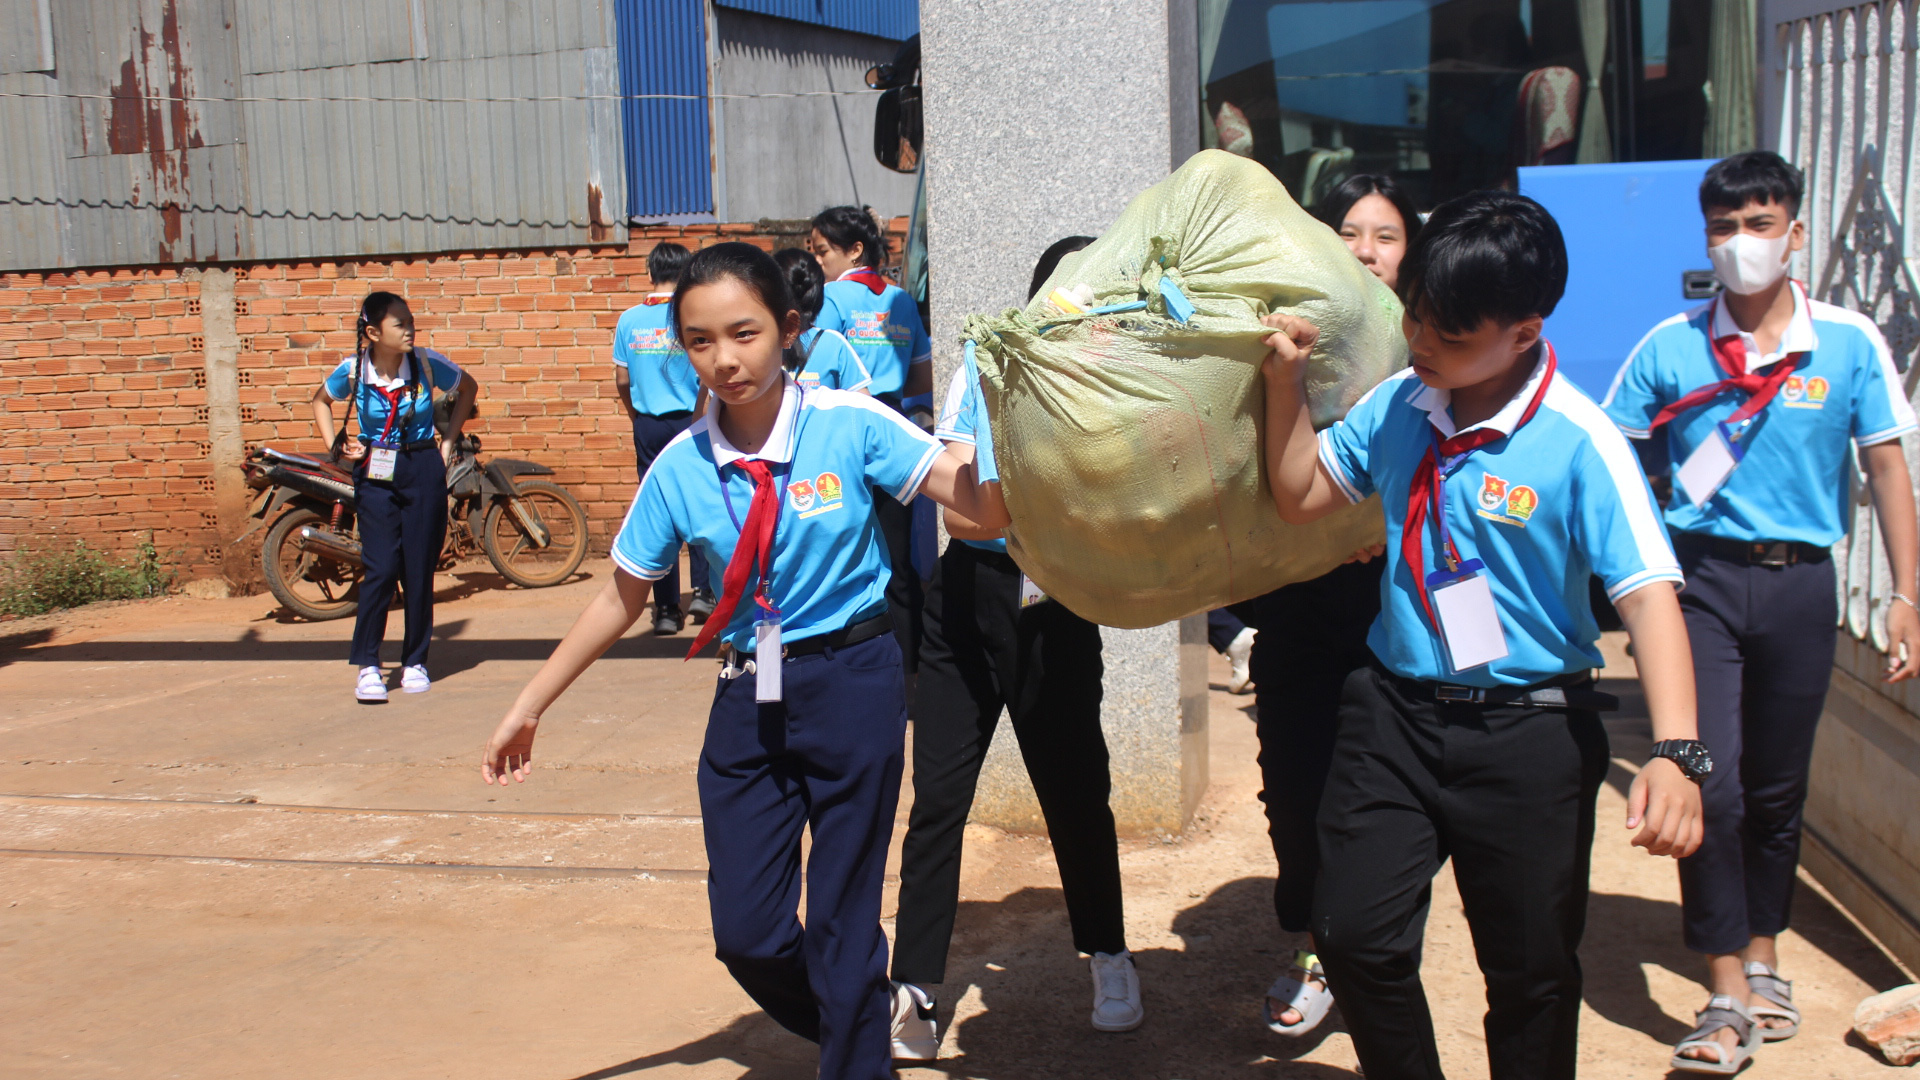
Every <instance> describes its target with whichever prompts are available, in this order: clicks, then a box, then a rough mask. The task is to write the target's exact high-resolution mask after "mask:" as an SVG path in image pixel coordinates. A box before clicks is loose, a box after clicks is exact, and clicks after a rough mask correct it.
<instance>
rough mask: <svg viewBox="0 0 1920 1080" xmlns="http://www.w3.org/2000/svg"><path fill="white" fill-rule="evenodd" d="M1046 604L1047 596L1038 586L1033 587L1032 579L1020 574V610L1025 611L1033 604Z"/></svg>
mask: <svg viewBox="0 0 1920 1080" xmlns="http://www.w3.org/2000/svg"><path fill="white" fill-rule="evenodd" d="M1046 602H1047V594H1046V593H1043V592H1041V591H1040V586H1038V585H1035V584H1034V583H1033V579H1032V578H1030V577H1028V576H1027V575H1025V574H1021V575H1020V610H1022V611H1025V610H1026V609H1028V608H1030V607H1032V606H1033V605H1035V604H1044V603H1046Z"/></svg>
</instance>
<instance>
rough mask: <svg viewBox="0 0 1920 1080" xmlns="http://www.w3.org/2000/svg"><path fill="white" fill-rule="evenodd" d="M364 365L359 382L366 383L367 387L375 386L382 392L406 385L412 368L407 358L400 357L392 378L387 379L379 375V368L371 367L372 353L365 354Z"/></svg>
mask: <svg viewBox="0 0 1920 1080" xmlns="http://www.w3.org/2000/svg"><path fill="white" fill-rule="evenodd" d="M366 365H367V366H366V367H364V368H362V369H361V373H360V381H361V382H363V383H366V384H367V385H368V386H377V387H379V388H380V389H382V390H394V389H398V388H399V387H402V386H405V385H407V379H408V377H409V374H410V372H409V369H410V368H411V367H412V365H411V364H410V363H409V362H408V360H407V358H406V357H405V356H402V357H401V358H400V366H399V367H398V368H396V369H395V370H394V377H393V378H391V379H389V378H387V377H386V376H385V375H382V374H380V369H379V368H376V367H374V366H373V354H372V353H368V354H367V359H366Z"/></svg>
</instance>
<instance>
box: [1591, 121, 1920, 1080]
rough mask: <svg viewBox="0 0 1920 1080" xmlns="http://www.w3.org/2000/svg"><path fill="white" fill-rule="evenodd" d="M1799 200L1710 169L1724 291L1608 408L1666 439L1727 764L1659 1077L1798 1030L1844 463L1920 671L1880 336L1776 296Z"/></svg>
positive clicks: (1683, 877) (1911, 665)
mask: <svg viewBox="0 0 1920 1080" xmlns="http://www.w3.org/2000/svg"><path fill="white" fill-rule="evenodd" d="M1800 194H1801V178H1800V171H1799V170H1798V169H1796V168H1794V167H1793V166H1792V165H1790V164H1788V163H1787V162H1786V161H1785V160H1783V159H1782V158H1781V157H1780V156H1779V155H1778V154H1775V153H1772V152H1769V151H1764V150H1760V151H1753V152H1750V153H1745V154H1735V155H1734V156H1732V157H1729V158H1726V159H1725V160H1723V161H1720V162H1718V163H1716V164H1715V165H1714V166H1713V167H1712V168H1710V169H1708V170H1707V174H1706V177H1705V179H1703V180H1702V181H1701V184H1700V210H1701V212H1702V213H1703V214H1704V215H1705V217H1706V226H1707V245H1708V247H1707V255H1708V257H1709V258H1711V259H1712V261H1713V268H1714V273H1715V276H1717V277H1718V278H1719V279H1720V282H1721V284H1722V285H1724V286H1725V291H1724V292H1722V293H1721V294H1720V296H1719V297H1717V298H1716V299H1714V300H1712V301H1710V302H1708V303H1706V304H1702V305H1700V306H1699V307H1696V308H1694V309H1692V310H1691V311H1687V312H1684V313H1682V314H1679V315H1675V316H1673V317H1672V318H1670V319H1667V320H1666V321H1665V322H1662V323H1661V324H1660V325H1658V326H1656V327H1654V328H1653V330H1652V331H1650V332H1649V333H1648V334H1647V336H1646V337H1645V338H1644V339H1642V340H1641V342H1640V344H1639V345H1638V346H1637V347H1635V349H1634V351H1633V355H1632V356H1630V357H1629V358H1628V359H1627V362H1626V363H1625V364H1624V365H1623V366H1622V367H1621V369H1620V374H1619V376H1618V377H1617V378H1616V379H1615V380H1614V385H1613V389H1612V392H1611V393H1609V394H1608V396H1607V400H1606V405H1605V407H1606V410H1607V414H1608V415H1609V416H1610V417H1612V419H1613V420H1614V422H1616V423H1617V424H1619V425H1620V427H1621V429H1622V430H1624V431H1625V432H1626V434H1627V435H1628V436H1629V437H1630V438H1635V439H1649V438H1652V437H1653V435H1654V433H1655V432H1656V431H1658V430H1659V429H1661V428H1665V432H1664V435H1665V438H1666V440H1667V449H1668V450H1669V451H1670V456H1671V460H1672V461H1673V462H1674V464H1675V468H1674V479H1675V483H1674V490H1673V494H1672V497H1671V498H1670V499H1669V501H1668V503H1667V507H1666V524H1667V527H1668V528H1669V529H1670V530H1672V532H1673V541H1674V547H1675V549H1676V550H1677V551H1678V552H1679V556H1680V562H1681V566H1682V567H1683V568H1684V569H1685V570H1686V575H1687V581H1688V588H1687V591H1686V592H1685V593H1684V594H1683V595H1682V596H1681V599H1680V605H1681V609H1682V611H1683V613H1684V615H1685V617H1686V621H1687V634H1688V637H1689V639H1690V640H1691V641H1692V662H1693V673H1694V681H1695V683H1696V685H1697V686H1698V688H1699V716H1700V737H1701V739H1702V740H1703V741H1704V742H1705V743H1706V745H1707V749H1708V750H1709V751H1710V752H1711V753H1712V755H1713V757H1714V760H1715V761H1717V762H1719V763H1720V766H1719V768H1716V769H1715V770H1714V772H1713V775H1712V776H1711V777H1709V778H1708V780H1707V782H1706V783H1705V785H1704V786H1703V789H1702V792H1701V794H1702V797H1703V798H1704V800H1705V804H1706V815H1707V817H1706V821H1707V827H1706V836H1705V839H1704V841H1703V842H1702V844H1701V846H1700V851H1699V852H1698V853H1697V854H1695V855H1694V856H1692V857H1691V858H1688V859H1685V860H1682V861H1681V863H1680V892H1681V897H1682V901H1683V907H1684V910H1685V917H1686V941H1687V946H1688V947H1689V948H1691V949H1694V950H1695V951H1698V952H1702V953H1706V954H1707V956H1708V961H1707V964H1708V972H1709V979H1708V981H1709V984H1710V993H1711V994H1712V995H1713V996H1712V998H1711V1000H1710V1001H1709V1002H1708V1005H1707V1008H1705V1009H1703V1010H1701V1013H1700V1018H1699V1026H1698V1027H1697V1028H1696V1029H1695V1030H1694V1031H1693V1032H1692V1033H1690V1034H1689V1035H1688V1036H1687V1037H1686V1038H1685V1039H1683V1040H1681V1042H1680V1044H1679V1045H1678V1046H1677V1047H1675V1049H1674V1054H1675V1056H1674V1059H1673V1067H1674V1068H1677V1069H1681V1070H1683V1071H1688V1072H1707V1073H1722V1074H1731V1073H1733V1072H1737V1071H1738V1070H1739V1068H1740V1067H1741V1066H1742V1065H1744V1064H1745V1063H1746V1060H1747V1058H1748V1057H1750V1056H1751V1055H1752V1053H1753V1050H1754V1048H1755V1047H1756V1046H1757V1045H1758V1044H1759V1043H1760V1042H1762V1041H1769V1042H1771V1041H1775V1040H1779V1039H1785V1038H1789V1037H1791V1036H1792V1035H1793V1034H1794V1032H1795V1031H1797V1030H1798V1028H1799V1023H1800V1014H1799V1011H1798V1010H1797V1009H1796V1008H1795V1007H1794V1004H1793V989H1792V984H1791V983H1789V982H1787V981H1786V980H1785V979H1782V978H1780V975H1779V972H1778V970H1777V968H1778V963H1779V957H1778V955H1777V954H1776V952H1775V950H1774V938H1775V937H1776V936H1777V935H1778V934H1779V933H1780V932H1781V931H1782V930H1785V929H1786V927H1787V921H1788V915H1789V911H1790V907H1791V902H1792V896H1793V882H1794V871H1795V867H1796V866H1797V865H1798V863H1799V855H1800V812H1801V807H1802V806H1803V805H1804V804H1805V802H1806V796H1807V773H1808V768H1809V763H1810V761H1811V758H1812V753H1813V736H1814V728H1815V726H1816V725H1817V724H1818V723H1819V720H1820V714H1821V711H1822V710H1823V708H1824V706H1825V703H1826V695H1827V687H1828V685H1829V684H1830V682H1831V680H1832V669H1833V653H1834V637H1835V627H1836V624H1837V622H1838V618H1837V615H1838V612H1837V611H1836V609H1835V603H1836V600H1835V590H1834V569H1833V562H1832V557H1831V553H1830V551H1829V549H1830V548H1831V547H1832V545H1833V544H1834V543H1836V542H1837V541H1838V540H1839V539H1840V538H1841V537H1843V536H1845V535H1846V533H1847V526H1848V524H1849V522H1850V520H1851V518H1852V511H1851V508H1850V506H1849V498H1848V487H1849V476H1850V474H1851V473H1852V471H1853V458H1854V451H1855V449H1856V448H1857V449H1858V454H1859V461H1860V465H1861V467H1862V468H1863V469H1864V470H1865V471H1866V474H1867V484H1868V487H1869V489H1870V490H1871V492H1872V495H1873V502H1874V506H1875V508H1876V509H1877V510H1878V511H1879V518H1880V527H1881V530H1882V532H1883V533H1884V535H1885V537H1886V551H1887V554H1888V556H1889V559H1890V561H1891V563H1892V570H1893V582H1894V592H1893V603H1891V604H1889V605H1888V607H1887V613H1886V616H1887V637H1888V640H1889V643H1890V646H1891V651H1892V653H1893V655H1894V657H1895V659H1893V660H1891V661H1890V662H1889V664H1888V673H1887V681H1888V682H1897V681H1899V680H1901V679H1906V678H1910V677H1912V676H1913V674H1914V672H1915V669H1916V667H1920V614H1916V612H1915V610H1914V606H1913V605H1914V597H1916V596H1920V592H1916V589H1915V580H1914V579H1915V571H1916V562H1920V550H1916V540H1915V535H1916V528H1915V523H1914V505H1913V487H1912V483H1911V481H1910V478H1909V477H1908V474H1907V462H1906V457H1905V455H1904V454H1903V453H1902V451H1901V448H1900V437H1901V436H1902V435H1905V434H1907V433H1909V432H1911V431H1913V430H1915V426H1916V425H1915V421H1914V414H1913V409H1912V407H1911V406H1910V405H1909V404H1908V402H1907V400H1906V398H1905V396H1904V395H1903V394H1902V392H1901V384H1900V378H1899V376H1898V375H1897V374H1895V372H1894V367H1893V359H1892V357H1891V356H1890V355H1889V354H1888V351H1887V343H1886V341H1885V339H1884V338H1882V337H1881V335H1880V331H1879V329H1878V328H1876V327H1875V326H1874V324H1873V322H1872V321H1871V320H1869V319H1867V318H1866V317H1864V316H1862V315H1859V314H1857V313H1855V312H1851V311H1847V310H1846V309H1844V308H1839V307H1835V306H1833V305H1831V304H1823V303H1820V302H1819V301H1817V300H1814V299H1812V298H1811V297H1809V296H1807V295H1806V291H1805V290H1804V289H1803V288H1801V286H1800V285H1799V284H1797V283H1795V282H1793V281H1791V280H1789V279H1788V278H1787V260H1788V259H1789V258H1791V257H1792V253H1793V252H1795V251H1798V250H1800V249H1801V248H1802V247H1803V246H1805V243H1806V239H1805V232H1804V230H1803V227H1802V226H1801V224H1800V223H1799V222H1798V221H1795V220H1794V215H1795V214H1797V213H1798V212H1799V209H1800ZM1860 539H1861V540H1863V541H1864V539H1865V538H1864V537H1862V538H1860Z"/></svg>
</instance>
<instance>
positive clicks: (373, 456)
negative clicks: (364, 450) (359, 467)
mask: <svg viewBox="0 0 1920 1080" xmlns="http://www.w3.org/2000/svg"><path fill="white" fill-rule="evenodd" d="M399 457H400V451H398V450H395V449H394V448H393V447H391V446H376V447H374V448H373V450H372V452H371V453H370V454H369V455H368V457H367V479H369V480H391V479H393V463H394V462H395V461H397V460H399Z"/></svg>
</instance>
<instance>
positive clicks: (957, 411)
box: [933, 364, 1007, 555]
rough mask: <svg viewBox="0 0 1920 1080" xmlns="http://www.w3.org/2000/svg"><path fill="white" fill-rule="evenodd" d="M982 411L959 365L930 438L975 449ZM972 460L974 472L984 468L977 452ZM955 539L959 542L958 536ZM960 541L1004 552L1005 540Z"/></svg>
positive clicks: (976, 388) (974, 389)
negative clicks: (974, 463)
mask: <svg viewBox="0 0 1920 1080" xmlns="http://www.w3.org/2000/svg"><path fill="white" fill-rule="evenodd" d="M981 411H982V410H981V402H980V390H979V384H978V383H977V382H975V381H974V379H973V378H969V377H968V375H967V366H966V365H965V364H961V365H960V366H959V367H956V368H954V369H953V378H952V380H951V381H949V382H948V383H947V396H946V397H945V398H944V399H943V400H942V401H941V402H940V421H939V423H938V424H936V425H935V426H934V429H933V437H934V438H936V439H939V440H940V441H941V442H944V443H957V444H960V445H962V446H974V447H976V448H977V445H978V442H979V440H978V437H977V436H976V435H975V432H976V431H978V430H979V426H980V425H979V421H978V417H979V414H980V412H981ZM974 460H975V462H977V463H979V464H978V465H976V469H983V468H984V466H985V462H986V460H987V459H986V458H984V457H982V456H980V455H978V454H977V453H976V455H975V457H974ZM977 475H979V476H981V477H983V478H985V479H996V478H995V477H990V476H987V475H986V474H985V473H984V472H977ZM954 539H956V540H958V539H959V537H955V538H954ZM960 542H961V543H963V544H965V545H967V546H968V547H974V548H979V549H980V550H981V551H997V552H999V553H1000V554H1002V555H1005V554H1006V553H1007V541H1006V539H1005V538H1004V537H1003V538H1000V539H996V540H960Z"/></svg>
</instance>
